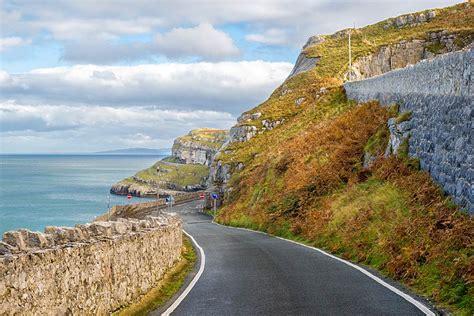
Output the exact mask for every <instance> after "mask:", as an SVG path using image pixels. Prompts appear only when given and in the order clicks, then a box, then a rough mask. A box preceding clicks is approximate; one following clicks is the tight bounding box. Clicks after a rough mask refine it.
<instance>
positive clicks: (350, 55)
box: [349, 29, 352, 81]
mask: <svg viewBox="0 0 474 316" xmlns="http://www.w3.org/2000/svg"><path fill="white" fill-rule="evenodd" d="M351 32H352V30H351V29H349V81H352V51H351Z"/></svg>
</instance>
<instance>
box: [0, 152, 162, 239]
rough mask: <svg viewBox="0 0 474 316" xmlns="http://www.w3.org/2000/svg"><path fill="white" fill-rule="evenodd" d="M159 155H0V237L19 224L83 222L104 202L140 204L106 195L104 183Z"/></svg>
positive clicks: (32, 227) (41, 226) (104, 208)
mask: <svg viewBox="0 0 474 316" xmlns="http://www.w3.org/2000/svg"><path fill="white" fill-rule="evenodd" d="M163 157H164V156H156V155H153V156H151V155H150V156H139V155H0V236H1V234H3V233H4V232H5V231H9V230H15V229H19V228H27V229H30V230H32V231H43V230H44V228H45V227H46V226H74V225H75V224H78V223H87V222H90V221H92V220H93V219H94V218H95V217H96V216H97V215H100V214H102V213H105V212H106V211H107V208H108V206H109V205H115V204H128V203H137V202H142V201H143V202H145V201H147V200H149V199H143V198H136V197H133V198H132V199H131V200H128V199H127V198H126V197H125V196H117V195H111V194H110V193H109V190H110V186H111V185H112V184H113V183H115V182H117V181H119V180H121V179H123V178H126V177H129V176H132V175H134V174H135V173H136V172H137V171H139V170H140V169H144V168H147V167H149V166H151V165H152V164H153V163H155V162H156V161H158V160H160V159H162V158H163ZM109 199H110V201H109ZM0 239H1V238H0Z"/></svg>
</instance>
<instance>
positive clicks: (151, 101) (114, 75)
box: [0, 61, 292, 114]
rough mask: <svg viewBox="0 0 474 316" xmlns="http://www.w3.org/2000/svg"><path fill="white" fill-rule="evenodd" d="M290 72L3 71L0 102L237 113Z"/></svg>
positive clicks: (204, 67)
mask: <svg viewBox="0 0 474 316" xmlns="http://www.w3.org/2000/svg"><path fill="white" fill-rule="evenodd" d="M291 68H292V64H290V63H280V62H264V61H241V62H218V63H207V62H200V63H191V64H177V63H168V64H155V65H137V66H97V65H76V66H72V67H56V68H43V69H36V70H32V71H30V72H27V73H23V74H8V73H5V72H0V89H1V90H2V97H0V99H1V98H3V99H4V100H5V99H14V100H18V101H19V102H25V103H34V104H41V103H43V104H44V103H49V104H51V103H56V104H89V105H95V104H102V105H113V106H150V105H154V106H158V107H160V108H179V109H186V110H190V109H204V110H214V111H226V112H231V113H234V114H239V113H241V112H243V111H245V110H247V109H249V108H251V107H253V106H254V105H256V104H257V103H260V102H262V101H263V100H264V99H265V98H267V97H268V95H269V94H270V93H271V92H272V91H273V90H274V89H275V88H276V87H277V86H278V85H279V84H280V83H281V82H282V81H283V80H284V79H285V77H286V76H287V75H288V73H289V72H290V70H291Z"/></svg>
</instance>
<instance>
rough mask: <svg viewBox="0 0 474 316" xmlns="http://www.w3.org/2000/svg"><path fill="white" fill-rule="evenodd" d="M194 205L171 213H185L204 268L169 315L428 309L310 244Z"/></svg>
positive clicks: (371, 312)
mask: <svg viewBox="0 0 474 316" xmlns="http://www.w3.org/2000/svg"><path fill="white" fill-rule="evenodd" d="M198 205H199V201H194V202H190V203H186V204H183V205H180V206H176V209H175V210H174V211H176V212H177V213H179V214H180V215H181V216H182V217H183V220H184V229H185V230H186V232H188V233H189V234H190V235H191V236H193V237H194V239H195V241H196V242H197V243H198V244H199V245H200V246H201V247H202V248H203V250H204V253H205V265H204V272H203V273H202V275H201V277H200V278H199V280H198V281H197V283H196V284H195V286H194V287H193V288H192V289H191V291H190V292H189V293H188V295H187V296H186V297H185V298H184V299H183V300H182V301H181V302H180V304H179V305H178V306H177V308H176V309H175V310H174V311H173V312H172V315H200V316H203V315H424V314H430V313H431V311H429V310H427V309H426V310H425V311H424V312H423V311H422V310H421V309H423V305H422V307H421V309H419V308H417V307H416V306H415V305H414V304H412V303H410V302H408V301H407V300H406V299H404V298H403V297H401V296H400V295H397V294H396V293H394V292H393V291H391V290H389V289H388V288H387V287H385V286H383V285H381V284H379V283H377V282H376V281H375V280H374V279H372V278H370V277H369V276H367V275H365V274H363V273H362V272H360V271H358V270H356V269H355V268H354V267H351V266H349V265H347V264H345V263H344V262H341V261H340V260H338V259H335V258H332V257H330V256H328V255H325V254H324V253H322V252H319V251H317V250H315V249H313V248H309V247H305V246H302V245H298V244H295V243H292V242H289V241H285V240H282V239H279V238H275V237H271V236H268V235H265V234H261V233H257V232H252V231H248V230H241V229H236V228H229V227H224V226H220V225H216V224H213V223H212V222H211V218H210V217H209V216H207V215H205V214H202V213H199V212H198V211H197V206H198ZM402 295H403V294H402ZM418 304H420V303H418ZM423 304H425V303H423ZM424 306H426V304H425V305H424ZM425 308H426V307H425Z"/></svg>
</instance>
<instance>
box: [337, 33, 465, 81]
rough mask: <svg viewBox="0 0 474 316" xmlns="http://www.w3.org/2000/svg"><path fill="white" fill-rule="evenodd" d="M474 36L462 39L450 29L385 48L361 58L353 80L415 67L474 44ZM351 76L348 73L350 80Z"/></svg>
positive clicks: (356, 66)
mask: <svg viewBox="0 0 474 316" xmlns="http://www.w3.org/2000/svg"><path fill="white" fill-rule="evenodd" d="M472 40H473V38H472V35H467V36H462V35H459V34H456V33H450V32H448V31H447V30H443V31H439V32H430V33H428V34H427V35H426V39H423V40H412V41H401V42H399V43H397V44H394V45H390V46H384V47H382V48H380V49H379V50H378V51H377V52H376V53H374V54H371V55H368V56H364V57H361V58H359V59H357V60H356V61H355V63H354V65H353V67H352V79H353V80H361V79H366V78H370V77H373V76H378V75H381V74H384V73H386V72H388V71H391V70H394V69H399V68H404V67H406V66H408V65H414V64H416V63H418V62H420V61H421V60H424V59H431V58H433V57H435V56H436V55H439V54H445V53H448V52H453V51H457V50H460V49H462V48H464V47H466V46H467V45H469V44H470V43H471V42H472ZM348 77H349V74H348V73H346V75H345V78H346V79H347V78H348Z"/></svg>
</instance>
